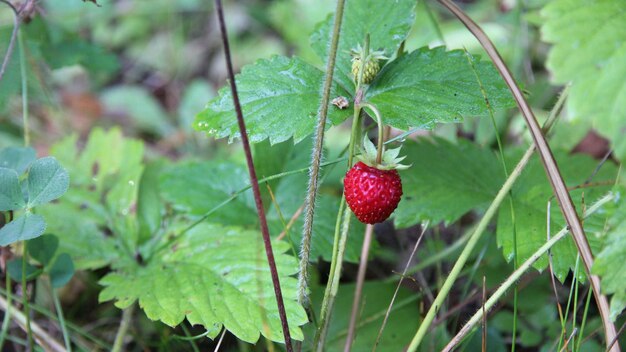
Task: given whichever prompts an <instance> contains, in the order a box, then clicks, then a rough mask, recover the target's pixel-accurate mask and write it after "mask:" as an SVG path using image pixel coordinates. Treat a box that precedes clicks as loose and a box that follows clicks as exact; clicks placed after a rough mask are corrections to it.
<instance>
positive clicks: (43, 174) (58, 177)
mask: <svg viewBox="0 0 626 352" xmlns="http://www.w3.org/2000/svg"><path fill="white" fill-rule="evenodd" d="M69 185H70V175H69V173H68V172H67V170H65V169H64V168H63V167H62V166H61V165H60V164H59V162H58V161H57V160H56V159H55V158H53V157H50V156H49V157H45V158H41V159H37V160H36V161H35V162H34V163H33V164H32V165H31V167H30V170H29V172H28V206H29V207H34V206H36V205H38V204H43V203H48V202H49V201H52V200H55V199H57V198H59V197H61V196H62V195H63V194H64V193H65V192H66V191H67V188H68V187H69Z"/></svg>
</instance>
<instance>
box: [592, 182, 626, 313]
mask: <svg viewBox="0 0 626 352" xmlns="http://www.w3.org/2000/svg"><path fill="white" fill-rule="evenodd" d="M622 191H623V190H622ZM614 207H615V209H613V214H612V215H611V216H610V217H609V219H608V221H607V223H606V226H607V227H606V228H607V229H608V233H607V234H606V239H605V241H604V246H603V249H602V251H601V252H600V253H598V255H597V256H596V260H595V262H594V264H593V269H592V272H593V273H594V274H596V275H600V277H601V278H602V282H601V285H602V292H603V293H605V294H613V297H612V298H611V319H612V320H613V321H615V319H616V318H617V316H618V315H619V314H620V313H621V312H622V310H624V308H626V201H624V199H623V193H622V192H620V198H618V200H617V204H615V205H614Z"/></svg>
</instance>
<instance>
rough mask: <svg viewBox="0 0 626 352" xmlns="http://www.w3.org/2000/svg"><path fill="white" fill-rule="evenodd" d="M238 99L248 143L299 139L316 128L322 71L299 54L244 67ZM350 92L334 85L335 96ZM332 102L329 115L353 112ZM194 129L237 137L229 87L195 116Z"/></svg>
mask: <svg viewBox="0 0 626 352" xmlns="http://www.w3.org/2000/svg"><path fill="white" fill-rule="evenodd" d="M235 79H236V82H237V90H238V92H239V100H240V102H241V108H242V110H243V116H244V119H245V122H246V129H247V131H248V135H249V137H250V142H252V143H256V142H260V141H262V140H264V139H267V138H269V140H270V142H271V143H272V144H274V143H278V142H282V141H286V140H287V139H289V138H292V137H293V138H294V140H295V141H296V142H299V141H301V140H302V139H304V137H306V136H308V135H310V134H312V133H313V131H314V130H315V125H316V120H317V118H316V117H317V113H318V108H319V103H320V89H321V87H322V79H323V73H322V71H320V70H318V69H316V68H315V67H313V66H311V65H309V64H307V63H305V62H304V61H302V60H300V59H298V58H286V57H283V56H274V57H272V58H270V59H268V60H259V61H257V62H256V63H255V64H253V65H248V66H245V67H244V68H243V70H242V71H241V73H240V74H238V75H237V76H236V78H235ZM348 95H349V93H348V92H347V91H346V90H344V89H342V88H340V87H338V86H336V85H334V86H333V87H332V89H331V96H332V97H336V96H348ZM349 110H350V109H346V110H340V109H339V108H337V107H335V106H334V105H332V104H330V105H329V111H328V118H329V119H330V121H331V122H332V123H334V124H338V123H340V122H342V121H343V120H345V119H346V118H347V117H348V116H350V115H351V112H350V111H349ZM194 127H195V128H196V130H198V131H205V132H207V133H208V134H209V135H211V136H214V137H216V138H223V137H229V140H230V141H232V140H233V139H234V138H238V137H239V127H238V124H237V117H236V115H235V110H234V108H233V99H232V95H231V93H230V87H228V86H226V87H224V88H222V89H221V90H220V91H219V96H218V97H217V98H215V99H214V100H212V101H210V102H209V105H208V107H207V108H206V109H205V110H204V111H202V112H200V113H199V114H198V116H197V117H196V121H195V123H194Z"/></svg>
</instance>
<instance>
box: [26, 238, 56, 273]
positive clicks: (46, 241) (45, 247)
mask: <svg viewBox="0 0 626 352" xmlns="http://www.w3.org/2000/svg"><path fill="white" fill-rule="evenodd" d="M58 247H59V239H58V238H57V237H56V236H55V235H43V236H39V237H37V238H33V239H32V240H30V241H28V253H29V254H30V256H31V257H32V258H33V259H35V260H36V261H38V262H39V263H41V264H42V265H44V266H46V265H48V263H50V261H51V260H52V258H53V257H54V254H55V253H56V251H57V248H58Z"/></svg>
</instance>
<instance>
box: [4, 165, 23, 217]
mask: <svg viewBox="0 0 626 352" xmlns="http://www.w3.org/2000/svg"><path fill="white" fill-rule="evenodd" d="M0 185H2V189H0V211H7V210H18V209H22V207H24V196H23V195H22V188H21V187H20V180H19V178H18V175H17V172H15V170H12V169H5V168H3V167H0Z"/></svg>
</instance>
